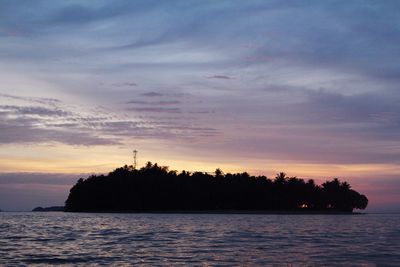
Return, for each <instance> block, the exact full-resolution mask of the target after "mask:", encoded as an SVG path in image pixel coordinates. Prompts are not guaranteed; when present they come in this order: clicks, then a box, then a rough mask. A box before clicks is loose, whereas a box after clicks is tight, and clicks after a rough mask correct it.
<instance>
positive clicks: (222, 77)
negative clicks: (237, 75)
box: [207, 75, 233, 80]
mask: <svg viewBox="0 0 400 267" xmlns="http://www.w3.org/2000/svg"><path fill="white" fill-rule="evenodd" d="M207 78H208V79H222V80H231V79H233V78H232V77H230V76H227V75H213V76H208V77H207Z"/></svg>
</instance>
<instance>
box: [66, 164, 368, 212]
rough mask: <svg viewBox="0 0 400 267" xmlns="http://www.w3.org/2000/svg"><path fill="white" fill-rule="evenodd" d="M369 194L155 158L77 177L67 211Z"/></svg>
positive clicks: (362, 201)
mask: <svg viewBox="0 0 400 267" xmlns="http://www.w3.org/2000/svg"><path fill="white" fill-rule="evenodd" d="M367 205H368V199H367V198H366V197H365V196H364V195H361V194H359V193H358V192H356V191H355V190H352V189H351V187H350V185H349V184H348V183H347V182H340V181H339V180H338V179H333V180H332V181H327V182H325V183H323V184H322V185H320V186H319V185H316V184H315V182H314V181H313V180H308V181H304V180H303V179H299V178H296V177H287V176H286V174H285V173H279V174H277V176H276V177H275V179H273V180H271V179H268V178H267V177H265V176H257V177H256V176H250V175H249V174H248V173H246V172H244V173H237V174H230V173H227V174H224V173H223V172H222V171H221V170H220V169H217V170H216V171H215V174H213V175H211V174H207V173H203V172H194V173H189V172H186V171H182V172H181V173H177V172H176V171H169V170H168V167H162V166H158V165H157V164H154V165H153V164H151V163H150V162H148V163H147V165H146V166H145V167H143V168H141V169H139V170H135V169H133V168H132V167H131V166H126V165H125V166H124V167H122V168H118V169H116V170H114V171H113V172H111V173H109V174H108V175H98V176H97V175H93V176H90V177H89V178H87V179H82V178H81V179H79V180H78V182H77V183H76V184H75V185H74V186H73V187H72V188H71V190H70V194H69V196H68V199H67V200H66V206H65V208H66V211H74V212H76V211H117V212H148V211H183V212H184V211H272V212H273V211H321V212H331V211H332V212H352V211H353V209H365V208H366V207H367Z"/></svg>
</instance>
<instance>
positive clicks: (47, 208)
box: [32, 206, 65, 211]
mask: <svg viewBox="0 0 400 267" xmlns="http://www.w3.org/2000/svg"><path fill="white" fill-rule="evenodd" d="M64 209H65V208H64V207H63V206H52V207H45V208H42V207H36V208H34V209H33V210H32V211H64Z"/></svg>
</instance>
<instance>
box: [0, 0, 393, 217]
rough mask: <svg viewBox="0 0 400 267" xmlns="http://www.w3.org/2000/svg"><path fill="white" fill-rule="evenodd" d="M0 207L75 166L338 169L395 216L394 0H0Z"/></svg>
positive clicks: (58, 196)
mask: <svg viewBox="0 0 400 267" xmlns="http://www.w3.org/2000/svg"><path fill="white" fill-rule="evenodd" d="M0 81H1V84H0V209H3V210H30V209H32V208H34V207H36V206H51V205H62V204H63V202H64V200H65V199H66V197H67V195H68V192H69V188H70V187H71V186H72V185H73V184H74V183H75V182H76V181H77V179H78V178H79V177H81V176H82V177H86V176H87V175H88V174H91V173H106V172H109V171H111V170H113V169H114V168H116V167H119V166H122V165H124V164H132V150H133V149H137V150H138V151H139V153H138V161H139V166H142V165H143V164H145V162H147V161H152V162H158V163H159V164H161V165H166V166H169V167H170V169H175V170H179V171H180V170H183V169H185V170H189V171H195V170H201V171H213V170H215V169H216V168H218V167H219V168H221V169H222V170H224V171H225V172H243V171H248V172H250V173H251V174H254V175H257V174H265V175H267V176H268V177H269V178H273V177H274V175H275V174H276V173H277V172H279V171H285V172H286V173H287V174H288V175H289V176H298V177H301V178H313V179H316V180H317V182H318V183H321V182H323V181H325V180H327V179H331V178H333V177H339V178H340V179H341V180H346V181H348V182H349V183H350V184H351V185H352V187H353V188H354V189H355V190H357V191H359V192H361V193H363V194H365V195H367V197H368V198H369V200H370V204H369V208H368V209H367V210H370V211H400V208H399V207H400V91H399V90H400V88H399V84H400V1H396V0H393V1H390V0H388V1H372V0H371V1H368V0H364V1H357V0H354V1H329V0H327V1H320V0H315V1H283V0H276V1H272V0H271V1H264V0H263V1H255V0H254V1H243V0H238V1H234V0H233V1H223V0H221V1H202V0H200V1H198V0H193V1H191V0H181V1H151V0H143V1H119V0H114V1H51V0H48V1H40V0H38V1H28V0H27V1H24V0H17V1H16V0H9V1H8V0H0Z"/></svg>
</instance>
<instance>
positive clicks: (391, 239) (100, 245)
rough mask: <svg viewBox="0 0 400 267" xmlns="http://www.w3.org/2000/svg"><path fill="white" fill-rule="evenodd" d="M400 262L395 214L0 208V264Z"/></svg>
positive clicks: (399, 228)
mask: <svg viewBox="0 0 400 267" xmlns="http://www.w3.org/2000/svg"><path fill="white" fill-rule="evenodd" d="M48 264H59V265H62V264H65V265H82V266H88V265H139V266H140V265H143V266H157V265H169V266H171V265H173V266H176V265H185V266H186V265H200V266H215V265H218V266H265V265H276V266H282V265H284V266H290V265H294V266H297V265H300V266H304V265H308V266H309V265H313V266H315V265H316V266H321V265H322V266H337V265H343V266H349V265H351V266H400V215H399V214H365V215H249V214H89V213H79V214H78V213H57V212H54V213H28V212H27V213H8V212H7V213H6V212H3V213H0V265H2V266H3V265H6V266H9V265H11V266H13V265H48Z"/></svg>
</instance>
